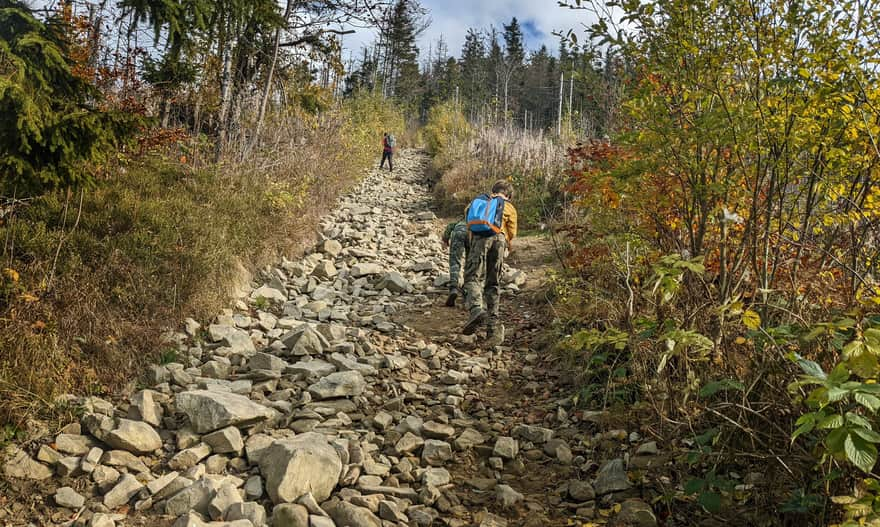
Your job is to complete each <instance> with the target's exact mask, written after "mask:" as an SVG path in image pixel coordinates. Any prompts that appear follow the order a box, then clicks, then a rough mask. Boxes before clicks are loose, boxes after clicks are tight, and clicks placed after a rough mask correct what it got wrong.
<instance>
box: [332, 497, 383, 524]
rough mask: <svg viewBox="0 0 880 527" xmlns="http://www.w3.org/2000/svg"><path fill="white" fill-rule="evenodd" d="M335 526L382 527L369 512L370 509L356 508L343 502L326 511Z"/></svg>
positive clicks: (380, 521) (379, 521) (380, 522)
mask: <svg viewBox="0 0 880 527" xmlns="http://www.w3.org/2000/svg"><path fill="white" fill-rule="evenodd" d="M327 513H328V514H330V517H331V518H333V521H334V522H336V525H340V526H345V527H382V520H380V519H379V518H377V517H376V515H375V514H373V513H372V512H370V509H367V508H365V507H358V506H357V505H353V504H351V503H346V502H344V501H342V502H339V503H337V504H336V505H335V506H334V507H332V508H330V510H328V511H327Z"/></svg>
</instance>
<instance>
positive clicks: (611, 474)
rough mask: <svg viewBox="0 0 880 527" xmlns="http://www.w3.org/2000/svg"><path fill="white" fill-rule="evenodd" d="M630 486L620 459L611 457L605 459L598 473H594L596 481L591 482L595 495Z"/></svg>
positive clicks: (625, 488)
mask: <svg viewBox="0 0 880 527" xmlns="http://www.w3.org/2000/svg"><path fill="white" fill-rule="evenodd" d="M629 488H630V482H629V478H628V477H627V475H626V470H625V469H624V467H623V460H622V459H619V458H618V459H612V460H610V461H606V462H605V463H604V464H603V465H602V467H601V468H599V473H598V474H597V475H596V481H595V482H593V489H594V490H595V491H596V495H597V496H603V495H605V494H609V493H611V492H617V491H622V490H627V489H629Z"/></svg>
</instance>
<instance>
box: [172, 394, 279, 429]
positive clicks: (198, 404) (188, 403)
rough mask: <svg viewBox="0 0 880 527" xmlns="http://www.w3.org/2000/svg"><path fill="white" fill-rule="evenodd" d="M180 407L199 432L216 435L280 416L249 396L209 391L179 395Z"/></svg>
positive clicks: (178, 403)
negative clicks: (228, 428) (214, 432)
mask: <svg viewBox="0 0 880 527" xmlns="http://www.w3.org/2000/svg"><path fill="white" fill-rule="evenodd" d="M176 404H177V409H178V410H180V411H181V412H183V413H185V414H186V416H187V417H189V420H190V423H192V426H193V429H195V431H196V432H198V433H207V432H213V431H214V430H217V429H220V428H224V427H227V426H229V425H235V426H243V427H247V426H249V425H253V424H256V423H258V422H260V421H264V420H266V419H270V418H272V417H274V416H275V415H276V414H275V412H274V411H273V410H271V409H269V408H266V407H265V406H263V405H260V404H257V403H255V402H253V401H251V400H250V399H248V398H247V397H244V396H241V395H236V394H232V393H223V392H213V391H208V390H194V391H189V392H182V393H179V394H177V397H176Z"/></svg>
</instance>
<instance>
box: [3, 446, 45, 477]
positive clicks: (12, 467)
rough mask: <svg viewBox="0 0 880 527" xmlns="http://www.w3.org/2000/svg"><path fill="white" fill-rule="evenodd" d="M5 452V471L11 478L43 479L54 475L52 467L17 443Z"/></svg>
mask: <svg viewBox="0 0 880 527" xmlns="http://www.w3.org/2000/svg"><path fill="white" fill-rule="evenodd" d="M5 454H6V461H5V462H4V463H3V473H4V474H6V475H7V476H9V477H11V478H20V479H36V480H41V479H47V478H50V477H52V469H50V468H49V467H47V466H46V465H44V464H42V463H40V462H38V461H35V460H34V459H32V458H31V457H30V456H29V455H27V452H25V451H24V450H22V449H20V448H18V447H17V446H15V445H10V446H8V447H7V448H6V453H5Z"/></svg>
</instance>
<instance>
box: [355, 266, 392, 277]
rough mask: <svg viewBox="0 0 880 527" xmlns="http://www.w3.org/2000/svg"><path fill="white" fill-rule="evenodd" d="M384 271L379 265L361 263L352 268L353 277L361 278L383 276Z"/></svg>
mask: <svg viewBox="0 0 880 527" xmlns="http://www.w3.org/2000/svg"><path fill="white" fill-rule="evenodd" d="M383 270H384V269H383V268H382V266H381V265H379V264H377V263H359V264H356V265H354V266H353V267H352V268H351V276H353V277H355V278H360V277H362V276H369V275H374V274H382V271H383Z"/></svg>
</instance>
